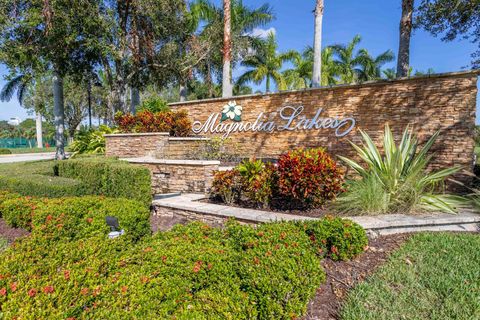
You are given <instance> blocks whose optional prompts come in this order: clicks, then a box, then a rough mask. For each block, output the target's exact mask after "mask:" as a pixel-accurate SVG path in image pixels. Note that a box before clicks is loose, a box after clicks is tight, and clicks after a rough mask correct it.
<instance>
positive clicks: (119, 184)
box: [0, 157, 151, 206]
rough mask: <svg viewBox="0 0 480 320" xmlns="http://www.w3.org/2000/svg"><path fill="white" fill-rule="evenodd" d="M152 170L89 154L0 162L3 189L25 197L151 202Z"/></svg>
mask: <svg viewBox="0 0 480 320" xmlns="http://www.w3.org/2000/svg"><path fill="white" fill-rule="evenodd" d="M150 184H151V182H150V172H149V171H148V169H146V168H143V167H140V166H134V165H130V164H129V163H127V162H124V161H118V160H116V159H113V158H105V157H87V158H83V157H82V158H78V159H74V160H73V159H70V160H65V161H57V162H54V161H37V162H25V163H15V164H2V165H0V189H2V190H10V191H13V192H17V193H20V194H22V195H24V196H33V197H47V198H60V197H71V196H83V195H104V196H108V197H112V198H113V197H114V198H127V199H133V200H137V201H140V202H141V203H142V204H144V205H145V206H150V203H151V186H150Z"/></svg>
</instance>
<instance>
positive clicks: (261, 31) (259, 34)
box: [250, 27, 277, 39]
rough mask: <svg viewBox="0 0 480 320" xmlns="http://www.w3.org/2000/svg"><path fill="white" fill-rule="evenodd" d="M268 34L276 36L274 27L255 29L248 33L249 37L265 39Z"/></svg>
mask: <svg viewBox="0 0 480 320" xmlns="http://www.w3.org/2000/svg"><path fill="white" fill-rule="evenodd" d="M270 33H273V34H276V33H277V30H276V29H275V28H274V27H271V28H268V29H262V28H255V29H253V30H252V32H250V35H252V36H254V37H259V38H263V39H265V38H267V37H268V35H269V34H270Z"/></svg>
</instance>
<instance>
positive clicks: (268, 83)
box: [265, 75, 270, 93]
mask: <svg viewBox="0 0 480 320" xmlns="http://www.w3.org/2000/svg"><path fill="white" fill-rule="evenodd" d="M265 90H266V93H270V76H268V75H267V79H266V81H265Z"/></svg>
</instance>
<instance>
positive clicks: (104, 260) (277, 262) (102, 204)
mask: <svg viewBox="0 0 480 320" xmlns="http://www.w3.org/2000/svg"><path fill="white" fill-rule="evenodd" d="M0 198H1V197H0ZM4 198H5V195H4ZM27 200H33V199H27ZM34 200H35V207H34V208H31V207H30V209H32V211H31V212H30V215H23V214H21V216H20V218H19V219H20V220H23V221H25V219H26V220H28V219H30V221H31V222H30V226H31V230H32V233H31V235H30V236H28V237H26V238H22V239H20V240H18V241H17V242H15V243H14V244H13V245H12V246H10V247H9V248H8V249H7V250H6V251H4V252H3V253H0V315H1V316H3V317H4V318H5V319H12V318H24V317H26V318H32V319H87V318H88V319H125V318H132V319H154V318H155V319H292V318H297V317H299V316H301V315H302V314H304V313H305V311H306V306H307V303H308V301H309V300H310V299H311V298H312V297H313V296H314V294H315V291H316V289H317V288H318V286H319V285H320V283H321V282H322V281H324V280H325V273H324V271H323V270H322V267H321V265H320V261H321V259H322V257H324V256H325V255H326V254H329V252H330V253H331V252H332V247H329V243H342V239H345V238H346V239H349V240H348V241H347V242H348V243H349V245H347V246H339V247H338V249H337V250H353V252H357V251H356V250H357V248H363V247H364V246H365V245H366V243H364V242H363V240H361V241H359V239H366V237H365V231H364V230H363V229H361V228H359V227H358V226H357V225H355V224H354V223H353V222H351V221H348V220H341V219H338V218H329V219H328V220H320V221H318V222H310V221H308V222H302V223H294V222H278V223H270V224H263V225H260V226H258V227H256V228H254V227H252V226H245V225H240V224H238V223H235V222H229V223H227V225H226V226H225V228H223V229H217V228H211V227H209V226H207V225H203V224H201V223H192V224H189V225H187V226H176V227H174V228H173V229H172V230H171V231H169V232H165V233H157V234H156V235H154V236H150V229H149V223H148V217H149V213H148V210H147V209H146V208H145V207H144V206H142V205H140V204H139V203H138V202H135V201H131V200H125V199H108V198H103V197H78V198H68V199H34ZM0 201H1V200H0ZM15 201H18V203H23V202H24V201H25V198H24V197H23V198H18V199H15V198H13V199H12V198H10V199H8V200H5V201H3V202H2V204H1V205H0V213H1V212H2V210H3V208H5V206H9V205H13V203H12V202H15ZM106 215H114V216H117V217H118V218H119V221H120V225H121V226H122V227H123V228H124V229H125V230H126V234H125V235H124V236H121V237H119V238H117V239H107V233H108V228H107V227H106V226H105V222H104V218H105V216H106ZM337 229H338V230H337ZM312 230H314V231H312ZM357 233H359V234H357ZM340 238H341V239H340ZM319 244H321V246H323V248H324V249H323V250H320V249H319V248H320V245H319ZM345 256H353V254H352V255H350V254H346V255H339V258H341V257H345Z"/></svg>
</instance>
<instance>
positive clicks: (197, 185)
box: [121, 157, 220, 194]
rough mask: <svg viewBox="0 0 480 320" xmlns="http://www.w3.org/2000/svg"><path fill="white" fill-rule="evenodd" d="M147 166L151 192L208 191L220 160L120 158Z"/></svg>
mask: <svg viewBox="0 0 480 320" xmlns="http://www.w3.org/2000/svg"><path fill="white" fill-rule="evenodd" d="M121 160H125V161H128V162H130V163H133V164H138V165H142V166H145V167H147V168H148V169H149V170H150V173H151V175H152V193H153V194H161V193H172V192H197V193H208V192H209V191H210V187H211V185H212V180H213V175H214V172H215V171H216V170H218V167H219V165H220V161H203V160H168V159H154V158H150V157H142V158H125V159H121Z"/></svg>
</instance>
